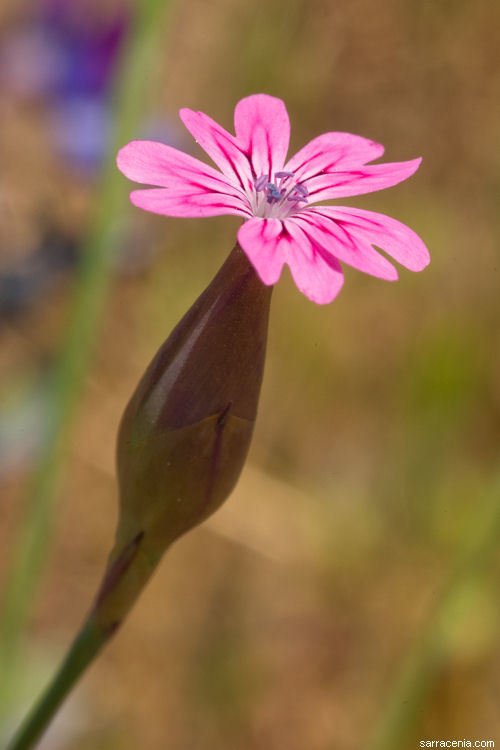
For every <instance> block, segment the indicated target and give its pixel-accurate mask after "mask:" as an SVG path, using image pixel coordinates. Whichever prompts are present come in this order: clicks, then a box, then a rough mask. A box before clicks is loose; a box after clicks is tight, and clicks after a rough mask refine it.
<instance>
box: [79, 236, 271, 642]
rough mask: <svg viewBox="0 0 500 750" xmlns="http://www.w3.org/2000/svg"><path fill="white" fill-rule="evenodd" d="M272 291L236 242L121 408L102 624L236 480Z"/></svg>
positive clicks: (117, 615) (115, 617)
mask: <svg viewBox="0 0 500 750" xmlns="http://www.w3.org/2000/svg"><path fill="white" fill-rule="evenodd" d="M271 291H272V287H268V286H265V285H264V284H262V282H261V281H260V280H259V278H258V276H257V275H256V273H255V271H254V269H253V267H252V266H251V265H250V263H249V261H248V260H247V257H246V255H245V254H244V252H243V251H242V250H241V248H240V247H239V245H236V247H235V248H234V249H233V251H232V252H231V254H230V255H229V257H228V259H227V260H226V262H225V263H224V265H223V266H222V268H221V269H220V271H219V272H218V274H217V275H216V276H215V278H214V279H213V281H212V282H211V284H210V285H209V286H208V287H207V289H206V290H205V291H204V292H203V293H202V294H201V296H200V297H199V298H198V299H197V300H196V302H195V303H194V304H193V306H192V307H191V308H190V310H189V311H188V312H187V313H186V315H185V316H184V317H183V318H182V320H181V321H180V322H179V323H178V324H177V326H176V327H175V328H174V330H173V331H172V333H171V334H170V336H169V337H168V339H167V340H166V341H165V343H164V344H163V346H162V347H161V348H160V350H159V351H158V353H157V354H156V356H155V357H154V359H153V360H152V362H151V364H150V365H149V367H148V369H147V370H146V372H145V374H144V376H143V377H142V379H141V381H140V382H139V385H138V386H137V389H136V391H135V393H134V394H133V395H132V398H131V400H130V402H129V404H128V406H127V408H126V409H125V413H124V415H123V418H122V421H121V425H120V429H119V433H118V450H117V467H118V483H119V495H120V515H119V522H118V529H117V536H116V544H115V548H114V550H113V552H112V553H111V557H110V562H109V566H108V571H107V574H106V576H105V579H104V581H103V585H102V587H101V590H100V592H99V595H98V598H97V601H96V604H95V609H94V614H95V615H96V616H97V617H98V619H99V620H100V622H101V624H103V625H105V626H106V627H108V628H110V629H113V628H114V627H115V626H118V624H119V623H120V622H121V620H122V618H123V616H124V614H125V612H126V610H128V609H129V608H130V606H131V604H132V603H133V600H134V599H135V598H136V596H137V594H138V593H139V591H140V590H141V588H142V586H143V585H144V583H145V582H146V580H147V578H149V575H150V574H151V572H152V570H153V569H154V567H155V565H156V563H157V562H158V560H159V559H160V557H161V555H162V554H163V552H164V551H165V549H166V548H167V547H168V546H169V545H170V544H171V543H172V542H173V541H174V540H175V539H176V538H177V537H179V536H180V535H181V534H183V533H184V532H186V531H188V530H189V529H191V528H193V527H194V526H196V525H197V524H199V523H201V522H202V521H203V520H204V519H205V518H207V517H208V516H209V515H210V514H211V513H213V512H214V511H215V510H216V509H217V508H218V507H219V506H220V505H221V504H222V503H223V502H224V500H225V499H226V498H227V497H228V495H229V494H230V492H231V490H232V489H233V487H234V485H235V484H236V481H237V479H238V477H239V475H240V472H241V470H242V468H243V464H244V462H245V458H246V455H247V452H248V448H249V445H250V440H251V437H252V432H253V428H254V424H255V417H256V413H257V403H258V398H259V392H260V386H261V382H262V375H263V369H264V359H265V350H266V340H267V326H268V318H269V307H270V301H271Z"/></svg>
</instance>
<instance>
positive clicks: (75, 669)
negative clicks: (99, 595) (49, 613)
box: [7, 618, 109, 750]
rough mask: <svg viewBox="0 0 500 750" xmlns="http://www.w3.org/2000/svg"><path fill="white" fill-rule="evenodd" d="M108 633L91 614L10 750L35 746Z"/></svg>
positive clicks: (8, 747) (9, 747) (26, 749)
mask: <svg viewBox="0 0 500 750" xmlns="http://www.w3.org/2000/svg"><path fill="white" fill-rule="evenodd" d="M108 637H109V634H107V633H105V632H104V631H103V630H102V629H101V628H99V627H98V626H97V625H96V623H95V622H94V621H93V619H92V618H90V619H89V620H87V622H86V623H85V625H84V626H83V628H82V629H81V631H80V633H79V635H78V637H77V638H76V640H75V642H74V643H73V646H72V647H71V650H70V651H69V653H68V655H67V656H66V658H65V660H64V662H63V663H62V665H61V667H60V669H59V671H58V672H57V673H56V675H55V677H54V678H53V680H52V682H51V683H50V684H49V686H48V687H47V689H46V691H45V693H44V694H43V695H42V697H41V698H40V700H39V701H38V703H37V704H36V705H35V707H34V708H33V710H32V712H31V713H30V714H29V715H28V716H27V718H26V720H25V722H24V723H23V724H22V726H21V727H20V729H19V731H18V733H17V735H16V736H15V737H14V738H13V739H12V741H11V743H10V744H9V745H8V746H7V750H30V748H32V747H34V745H35V744H36V742H37V741H38V740H39V739H40V737H41V735H42V734H43V732H44V731H45V729H46V728H47V726H48V724H49V723H50V721H51V719H52V717H53V716H54V715H55V713H56V712H57V710H58V708H59V707H60V705H61V703H62V702H63V701H64V699H65V697H66V696H67V695H68V693H69V692H70V690H71V688H72V687H73V685H74V684H75V682H76V681H77V680H78V678H79V677H80V675H81V674H82V672H84V670H85V669H86V667H87V666H88V665H89V664H90V662H91V661H92V660H93V659H94V657H95V656H96V654H97V653H98V652H99V651H100V649H101V648H102V646H103V645H104V643H105V642H106V641H107V639H108Z"/></svg>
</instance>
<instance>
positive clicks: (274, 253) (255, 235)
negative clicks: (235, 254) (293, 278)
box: [238, 219, 287, 286]
mask: <svg viewBox="0 0 500 750" xmlns="http://www.w3.org/2000/svg"><path fill="white" fill-rule="evenodd" d="M282 230H283V225H282V223H281V221H279V219H250V221H245V223H244V224H242V226H241V227H240V228H239V230H238V242H239V243H240V245H241V247H242V248H243V250H244V251H245V253H246V254H247V255H248V257H249V259H250V261H251V262H252V265H253V266H254V268H255V270H256V271H257V273H258V274H259V277H260V279H261V281H263V282H264V284H266V285H267V286H270V285H271V284H276V282H277V281H278V279H279V277H280V276H281V269H282V268H283V263H284V262H285V249H286V248H285V246H286V244H287V240H286V238H285V239H284V238H283V237H282Z"/></svg>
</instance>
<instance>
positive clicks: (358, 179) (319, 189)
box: [304, 159, 422, 203]
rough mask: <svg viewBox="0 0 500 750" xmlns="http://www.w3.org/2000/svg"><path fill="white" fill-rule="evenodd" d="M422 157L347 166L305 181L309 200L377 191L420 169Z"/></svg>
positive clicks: (311, 201) (405, 178) (312, 201)
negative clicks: (385, 162)
mask: <svg viewBox="0 0 500 750" xmlns="http://www.w3.org/2000/svg"><path fill="white" fill-rule="evenodd" d="M421 161H422V159H412V160H411V161H400V162H389V163H387V164H369V165H368V166H362V167H359V168H357V169H347V170H342V171H337V172H330V173H328V174H323V175H318V176H317V177H312V178H311V179H309V180H306V181H305V183H304V184H305V185H306V186H307V189H308V190H309V196H308V197H309V202H310V203H317V202H318V201H324V200H330V199H331V198H341V197H344V196H346V195H362V194H363V193H372V192H374V191H375V190H382V189H383V188H388V187H391V186H392V185H397V184H398V182H403V180H407V179H408V177H411V175H412V174H413V173H414V172H416V171H417V169H418V168H419V166H420V162H421Z"/></svg>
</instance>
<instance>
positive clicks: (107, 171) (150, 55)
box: [0, 0, 170, 726]
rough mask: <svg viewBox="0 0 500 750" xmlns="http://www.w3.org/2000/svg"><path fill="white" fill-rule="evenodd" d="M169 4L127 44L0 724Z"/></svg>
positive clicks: (136, 26) (9, 609)
mask: <svg viewBox="0 0 500 750" xmlns="http://www.w3.org/2000/svg"><path fill="white" fill-rule="evenodd" d="M169 6H170V2H168V0H143V2H141V3H137V5H136V13H135V19H134V23H133V31H132V34H131V36H130V39H129V41H128V44H127V45H125V50H124V54H123V60H122V65H121V74H120V80H119V82H118V89H117V90H118V94H117V98H116V103H115V114H114V122H115V127H114V144H113V145H112V146H111V147H110V151H109V157H108V161H107V164H106V165H105V167H104V171H103V177H102V182H101V186H100V189H99V191H98V195H97V198H96V203H95V212H94V216H93V220H92V221H91V226H90V231H89V234H88V237H87V240H86V242H85V244H84V246H83V248H82V253H81V257H82V262H81V267H80V269H79V274H78V278H77V282H76V288H75V294H74V300H73V305H72V309H71V311H70V315H69V323H68V329H67V335H66V341H65V343H64V345H63V347H62V350H61V354H60V357H59V360H58V362H57V364H56V366H55V370H54V372H53V379H52V387H51V392H50V401H51V403H50V407H51V408H50V414H51V417H50V418H51V422H50V427H49V434H48V435H47V437H46V440H45V442H44V448H43V452H42V454H41V456H40V458H39V461H38V464H37V468H36V469H35V473H34V476H33V479H32V481H31V483H30V487H29V492H28V502H27V504H26V511H25V515H24V517H23V519H22V522H21V526H20V530H19V532H18V538H17V539H16V540H15V541H14V543H13V545H12V550H13V553H12V556H13V559H12V561H11V566H10V569H11V573H10V576H9V577H8V578H7V583H6V590H5V594H4V599H3V612H2V621H1V624H0V673H1V675H2V680H1V681H0V726H1V725H2V723H3V721H5V719H6V717H7V716H8V714H9V712H10V711H11V708H12V700H13V695H14V693H15V685H14V682H15V680H16V678H17V675H18V673H19V668H18V664H19V654H20V648H21V644H22V639H23V637H24V633H25V630H26V623H27V619H28V617H29V614H30V611H31V607H32V605H33V599H34V596H35V593H36V589H37V586H38V583H39V580H40V577H41V573H42V571H43V563H44V560H45V558H46V556H47V551H48V548H49V544H50V538H51V533H50V532H51V529H52V525H53V517H54V514H55V510H56V504H55V498H56V494H57V491H58V489H59V486H60V483H61V478H62V469H63V464H64V459H65V448H66V445H67V441H68V435H69V432H70V429H71V426H72V422H73V418H74V415H75V412H76V407H77V404H78V401H79V399H80V396H81V392H82V389H83V385H84V382H85V374H86V372H87V369H88V366H89V363H90V359H91V354H92V351H93V344H94V343H95V339H96V331H97V329H98V326H99V323H100V320H101V317H102V311H103V308H104V303H105V299H106V294H107V291H108V288H109V283H110V278H111V275H112V273H111V272H112V268H113V261H114V255H115V251H116V249H117V246H118V245H119V241H120V237H119V235H118V234H117V231H116V228H117V226H119V219H120V215H121V213H122V211H123V208H124V206H125V205H126V193H127V186H126V183H125V180H123V178H122V177H121V175H120V174H119V173H118V171H117V169H116V166H115V154H116V150H117V147H118V146H120V145H123V144H124V143H125V142H126V141H128V140H130V139H131V138H133V137H134V136H136V135H137V129H138V126H139V124H140V121H141V120H142V118H143V113H144V109H145V100H146V94H147V91H148V88H149V87H148V85H147V82H148V80H149V79H150V77H151V76H150V71H151V69H152V62H153V60H154V56H155V54H156V51H157V49H158V46H159V42H160V38H161V32H162V31H163V30H164V23H163V16H164V13H165V12H166V10H167V9H168V8H169ZM145 83H146V85H145Z"/></svg>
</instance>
